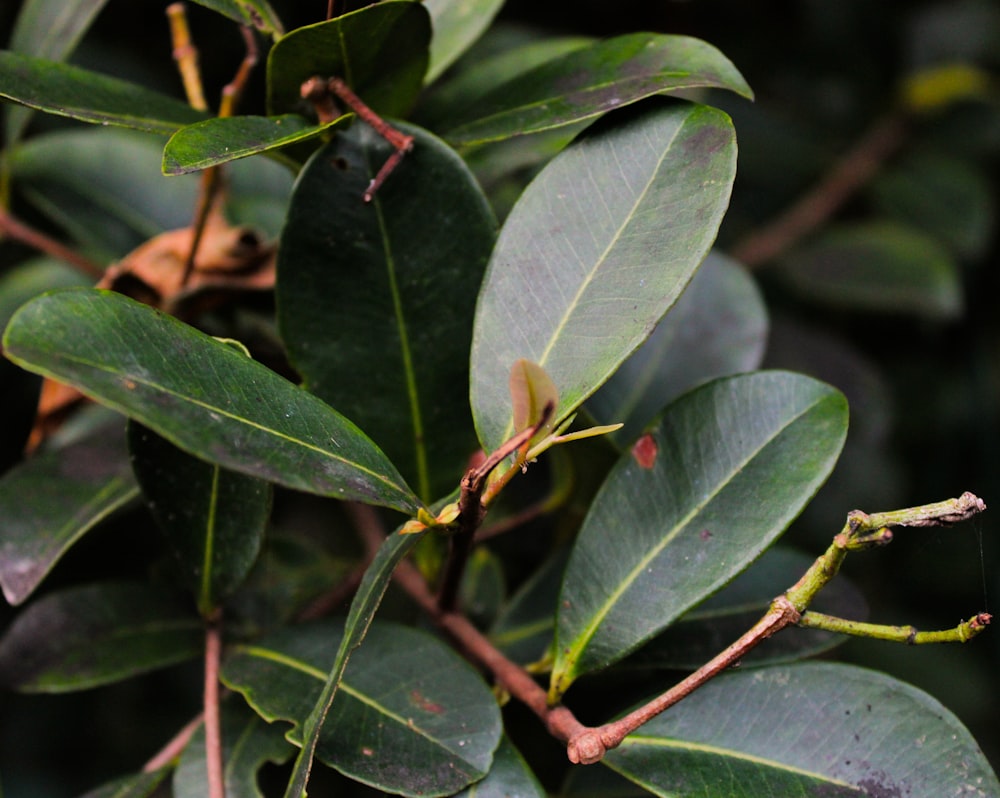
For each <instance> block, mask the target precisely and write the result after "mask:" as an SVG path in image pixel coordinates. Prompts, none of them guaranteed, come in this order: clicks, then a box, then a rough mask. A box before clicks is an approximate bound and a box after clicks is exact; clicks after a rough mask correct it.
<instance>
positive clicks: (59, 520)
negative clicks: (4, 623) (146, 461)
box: [0, 420, 139, 604]
mask: <svg viewBox="0 0 1000 798" xmlns="http://www.w3.org/2000/svg"><path fill="white" fill-rule="evenodd" d="M123 426H124V425H123V424H121V421H120V420H119V422H118V423H117V424H116V425H115V426H114V427H110V428H109V427H104V428H102V429H100V430H98V432H97V434H94V435H90V436H88V437H87V438H84V439H83V440H81V441H78V442H76V443H73V444H70V445H68V446H65V447H64V448H61V449H54V450H46V451H42V452H40V453H38V454H36V455H35V456H34V457H31V458H30V459H28V460H26V461H24V462H23V463H21V464H20V465H18V466H15V467H14V468H12V469H11V470H10V471H8V472H7V473H6V474H5V475H4V476H3V479H0V517H2V518H3V524H0V585H2V586H3V594H4V597H5V598H6V599H7V601H9V602H10V603H11V604H20V603H21V602H22V601H24V600H25V599H26V598H28V596H30V595H31V594H32V592H34V590H35V588H36V587H38V585H39V584H40V583H41V581H42V580H43V579H44V578H45V577H46V576H47V575H48V573H49V571H51V570H52V568H53V567H54V566H55V564H56V563H57V562H58V561H59V560H60V558H61V557H62V556H63V554H65V553H66V552H67V551H68V550H69V548H70V547H71V546H72V545H73V544H74V543H76V542H77V541H78V540H79V539H80V538H81V537H82V536H83V535H84V534H85V533H86V532H88V531H89V530H91V529H93V528H94V526H96V525H97V524H98V523H100V522H101V521H102V520H104V519H105V518H107V517H108V516H109V515H110V514H111V513H113V512H114V511H115V510H117V509H119V508H120V507H122V506H124V505H126V504H128V503H129V502H131V501H133V500H135V499H136V497H138V495H139V489H138V487H137V486H136V484H135V479H134V478H133V476H132V469H131V468H130V467H129V462H128V457H127V451H126V449H125V439H124V435H123V434H122V432H123Z"/></svg>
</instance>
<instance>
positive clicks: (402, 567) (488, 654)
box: [393, 560, 586, 743]
mask: <svg viewBox="0 0 1000 798" xmlns="http://www.w3.org/2000/svg"><path fill="white" fill-rule="evenodd" d="M393 579H395V581H396V583H397V584H399V586H400V587H402V588H403V589H404V590H405V591H406V592H407V593H408V594H409V595H410V597H411V598H413V599H414V601H416V602H417V604H418V605H420V607H421V609H423V610H424V612H426V613H427V615H428V616H429V617H430V619H431V620H432V621H433V622H434V623H435V624H436V625H437V626H438V627H439V628H440V629H442V630H443V631H445V632H447V633H448V634H449V635H451V637H452V638H453V639H454V640H455V642H456V643H458V645H459V646H460V647H461V648H462V650H463V651H464V652H465V654H466V655H467V656H468V657H469V658H470V659H472V660H473V661H475V662H477V663H479V664H480V665H482V666H483V667H485V668H487V669H488V670H489V671H490V672H491V673H492V674H493V677H494V678H495V679H496V681H497V683H498V684H500V685H501V686H503V688H504V689H505V690H506V691H507V692H509V693H510V694H511V695H512V696H513V697H514V698H516V699H517V700H518V701H520V702H521V703H522V704H524V705H525V706H526V707H528V708H529V709H530V710H531V711H532V712H534V713H535V715H537V716H538V717H539V719H541V721H542V722H543V723H544V724H545V727H546V728H547V729H548V731H549V733H550V734H552V736H553V737H555V738H556V739H558V740H561V741H562V742H564V743H568V742H569V741H570V740H571V739H573V738H575V737H577V736H579V735H580V734H581V733H583V732H585V731H586V727H585V726H584V725H583V724H582V723H580V721H578V720H577V719H576V717H575V716H574V715H573V713H572V712H571V711H570V710H569V709H567V708H566V707H563V706H557V707H550V706H549V705H548V700H547V698H546V695H545V690H544V689H543V688H542V687H541V686H540V685H539V684H538V683H537V682H536V681H535V680H534V679H533V678H532V677H531V675H530V674H529V673H528V672H527V671H526V670H524V668H522V667H521V666H520V665H518V664H517V663H515V662H512V661H511V660H509V659H507V658H506V657H505V656H504V655H503V654H502V653H501V652H500V651H499V650H498V649H497V647H496V646H494V645H493V643H491V642H490V641H489V639H488V638H487V637H486V636H485V635H484V634H483V633H482V632H480V631H479V630H478V629H476V627H475V626H473V625H472V623H470V622H469V620H468V619H467V618H466V617H465V616H464V615H462V614H460V613H457V612H445V611H442V610H441V608H440V607H439V606H438V602H437V600H436V599H435V597H434V595H433V594H432V593H431V591H430V590H429V589H428V587H427V583H426V582H425V581H424V578H423V576H422V575H421V574H420V572H419V571H418V570H417V568H416V566H414V565H412V564H411V563H409V562H407V561H405V560H404V561H403V562H401V563H400V564H399V565H398V566H396V571H395V573H394V574H393Z"/></svg>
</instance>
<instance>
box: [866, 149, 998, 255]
mask: <svg viewBox="0 0 1000 798" xmlns="http://www.w3.org/2000/svg"><path fill="white" fill-rule="evenodd" d="M871 190H872V193H873V195H874V198H875V202H876V204H877V206H878V207H879V208H880V209H881V210H882V211H883V212H885V213H887V214H890V215H891V216H892V217H893V218H895V219H898V220H899V221H900V222H903V223H904V224H909V225H911V226H912V227H915V228H917V229H918V230H922V231H923V232H925V233H927V234H928V235H931V236H933V237H934V238H937V239H938V240H939V241H942V242H943V243H945V244H946V245H947V246H948V247H949V248H950V249H951V250H953V251H954V252H955V254H956V255H959V256H960V257H965V258H981V257H983V255H985V253H986V249H987V247H989V245H990V242H991V241H992V240H993V235H994V233H995V231H996V202H995V201H994V199H993V188H992V186H991V184H990V180H989V178H988V177H987V175H986V174H984V173H983V172H982V171H981V170H977V169H976V168H974V167H973V166H972V165H970V164H968V163H966V162H965V161H963V160H961V159H959V158H956V157H953V156H947V155H943V154H939V153H933V152H919V153H916V154H914V155H912V156H910V157H909V158H906V159H905V160H903V161H902V162H901V163H899V164H897V165H896V166H895V168H893V169H891V170H889V171H887V172H885V173H884V174H881V175H879V176H878V177H877V178H876V179H875V181H874V182H873V183H872V186H871Z"/></svg>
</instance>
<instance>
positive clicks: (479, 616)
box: [459, 546, 507, 628]
mask: <svg viewBox="0 0 1000 798" xmlns="http://www.w3.org/2000/svg"><path fill="white" fill-rule="evenodd" d="M506 592H507V586H506V583H505V581H504V571H503V563H502V562H501V561H500V558H499V557H497V555H495V554H493V552H491V551H490V550H489V549H488V548H486V547H485V546H479V547H478V548H476V549H475V550H474V551H473V552H472V554H471V555H470V556H469V562H468V565H467V566H466V568H465V573H464V574H463V577H462V588H461V592H460V594H459V595H460V598H459V606H460V607H461V608H462V612H463V613H464V614H465V615H466V616H467V617H468V618H469V620H470V621H472V622H473V623H474V624H476V625H477V626H479V627H481V628H485V627H487V626H489V625H490V624H491V623H492V622H493V621H494V620H495V619H496V616H497V613H498V612H499V609H500V605H501V604H502V603H503V600H504V597H505V595H506Z"/></svg>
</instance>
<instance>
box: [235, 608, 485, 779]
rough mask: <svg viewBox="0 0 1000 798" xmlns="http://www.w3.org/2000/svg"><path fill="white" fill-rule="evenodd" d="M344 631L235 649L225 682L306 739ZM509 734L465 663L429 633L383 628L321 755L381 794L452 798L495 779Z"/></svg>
mask: <svg viewBox="0 0 1000 798" xmlns="http://www.w3.org/2000/svg"><path fill="white" fill-rule="evenodd" d="M339 634H340V630H339V628H338V625H337V624H334V623H324V624H321V625H311V626H304V627H298V628H291V629H285V630H282V631H281V632H278V633H276V634H275V635H272V636H270V637H268V638H266V639H264V640H261V641H260V642H259V643H256V644H253V645H239V646H236V647H234V651H233V655H232V656H231V657H230V658H229V660H228V661H227V662H226V665H225V668H224V678H225V680H226V682H227V683H228V684H229V685H231V686H232V687H234V688H235V689H238V690H239V691H240V692H242V693H243V694H244V695H245V696H246V698H247V700H248V701H250V703H251V704H252V705H253V706H254V707H255V708H256V709H257V711H258V712H260V713H261V714H262V715H263V716H264V718H265V719H267V720H275V719H278V720H290V721H292V722H293V723H295V724H296V727H295V729H293V730H292V731H291V732H290V733H289V736H290V737H291V738H292V739H293V740H296V741H301V723H302V721H303V718H304V717H305V715H306V714H307V713H308V712H309V709H310V707H311V706H312V704H313V701H314V699H315V698H316V696H317V695H318V694H319V692H320V690H321V689H322V684H323V680H324V678H325V675H326V668H327V663H329V661H330V652H331V649H332V647H333V646H335V645H336V644H337V642H338V636H339ZM500 733H501V722H500V712H499V709H498V708H497V705H496V700H495V699H494V698H493V695H492V693H491V692H490V690H489V688H488V687H487V686H486V685H485V684H484V683H483V681H482V680H481V679H480V678H479V675H478V674H477V673H476V672H475V671H474V670H473V669H472V668H471V667H470V666H469V665H468V664H467V663H466V662H465V661H464V660H463V659H462V658H461V657H459V656H458V655H457V654H456V653H454V652H453V651H451V650H450V649H449V648H448V647H447V646H445V645H444V644H443V643H441V642H440V641H438V640H437V639H436V638H433V637H431V636H429V635H427V634H426V633H423V632H419V631H416V630H413V629H410V628H407V627H402V626H396V625H394V624H376V625H374V626H372V628H371V630H370V632H369V634H368V638H367V640H366V641H365V644H364V645H363V646H361V648H359V649H358V650H357V652H356V653H355V654H354V656H353V657H352V659H351V664H350V665H349V667H348V668H347V673H346V674H345V676H344V680H343V682H342V683H341V685H340V691H339V692H338V695H337V699H336V700H335V701H334V702H333V706H332V707H331V708H330V713H329V715H328V716H327V719H326V723H325V724H324V726H323V730H322V733H321V735H320V740H319V748H318V751H317V755H318V756H319V758H320V759H321V760H322V761H324V762H326V763H327V764H329V765H331V766H333V767H334V768H336V769H337V770H339V771H340V772H341V773H343V774H345V775H347V776H350V777H351V778H353V779H356V780H358V781H361V782H364V783H366V784H369V785H371V786H373V787H375V788H377V789H380V790H384V791H388V792H394V793H400V794H402V795H408V796H444V795H452V794H454V793H455V792H456V791H458V790H460V789H462V788H464V787H466V786H468V785H469V784H470V783H471V782H473V781H477V780H478V779H480V778H482V777H483V776H484V775H486V773H487V771H488V770H489V769H490V765H491V763H492V759H493V750H494V749H495V748H496V746H497V744H498V742H499V740H500ZM292 789H293V787H292V786H290V788H289V793H287V794H289V795H301V792H292V791H291V790H292Z"/></svg>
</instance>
